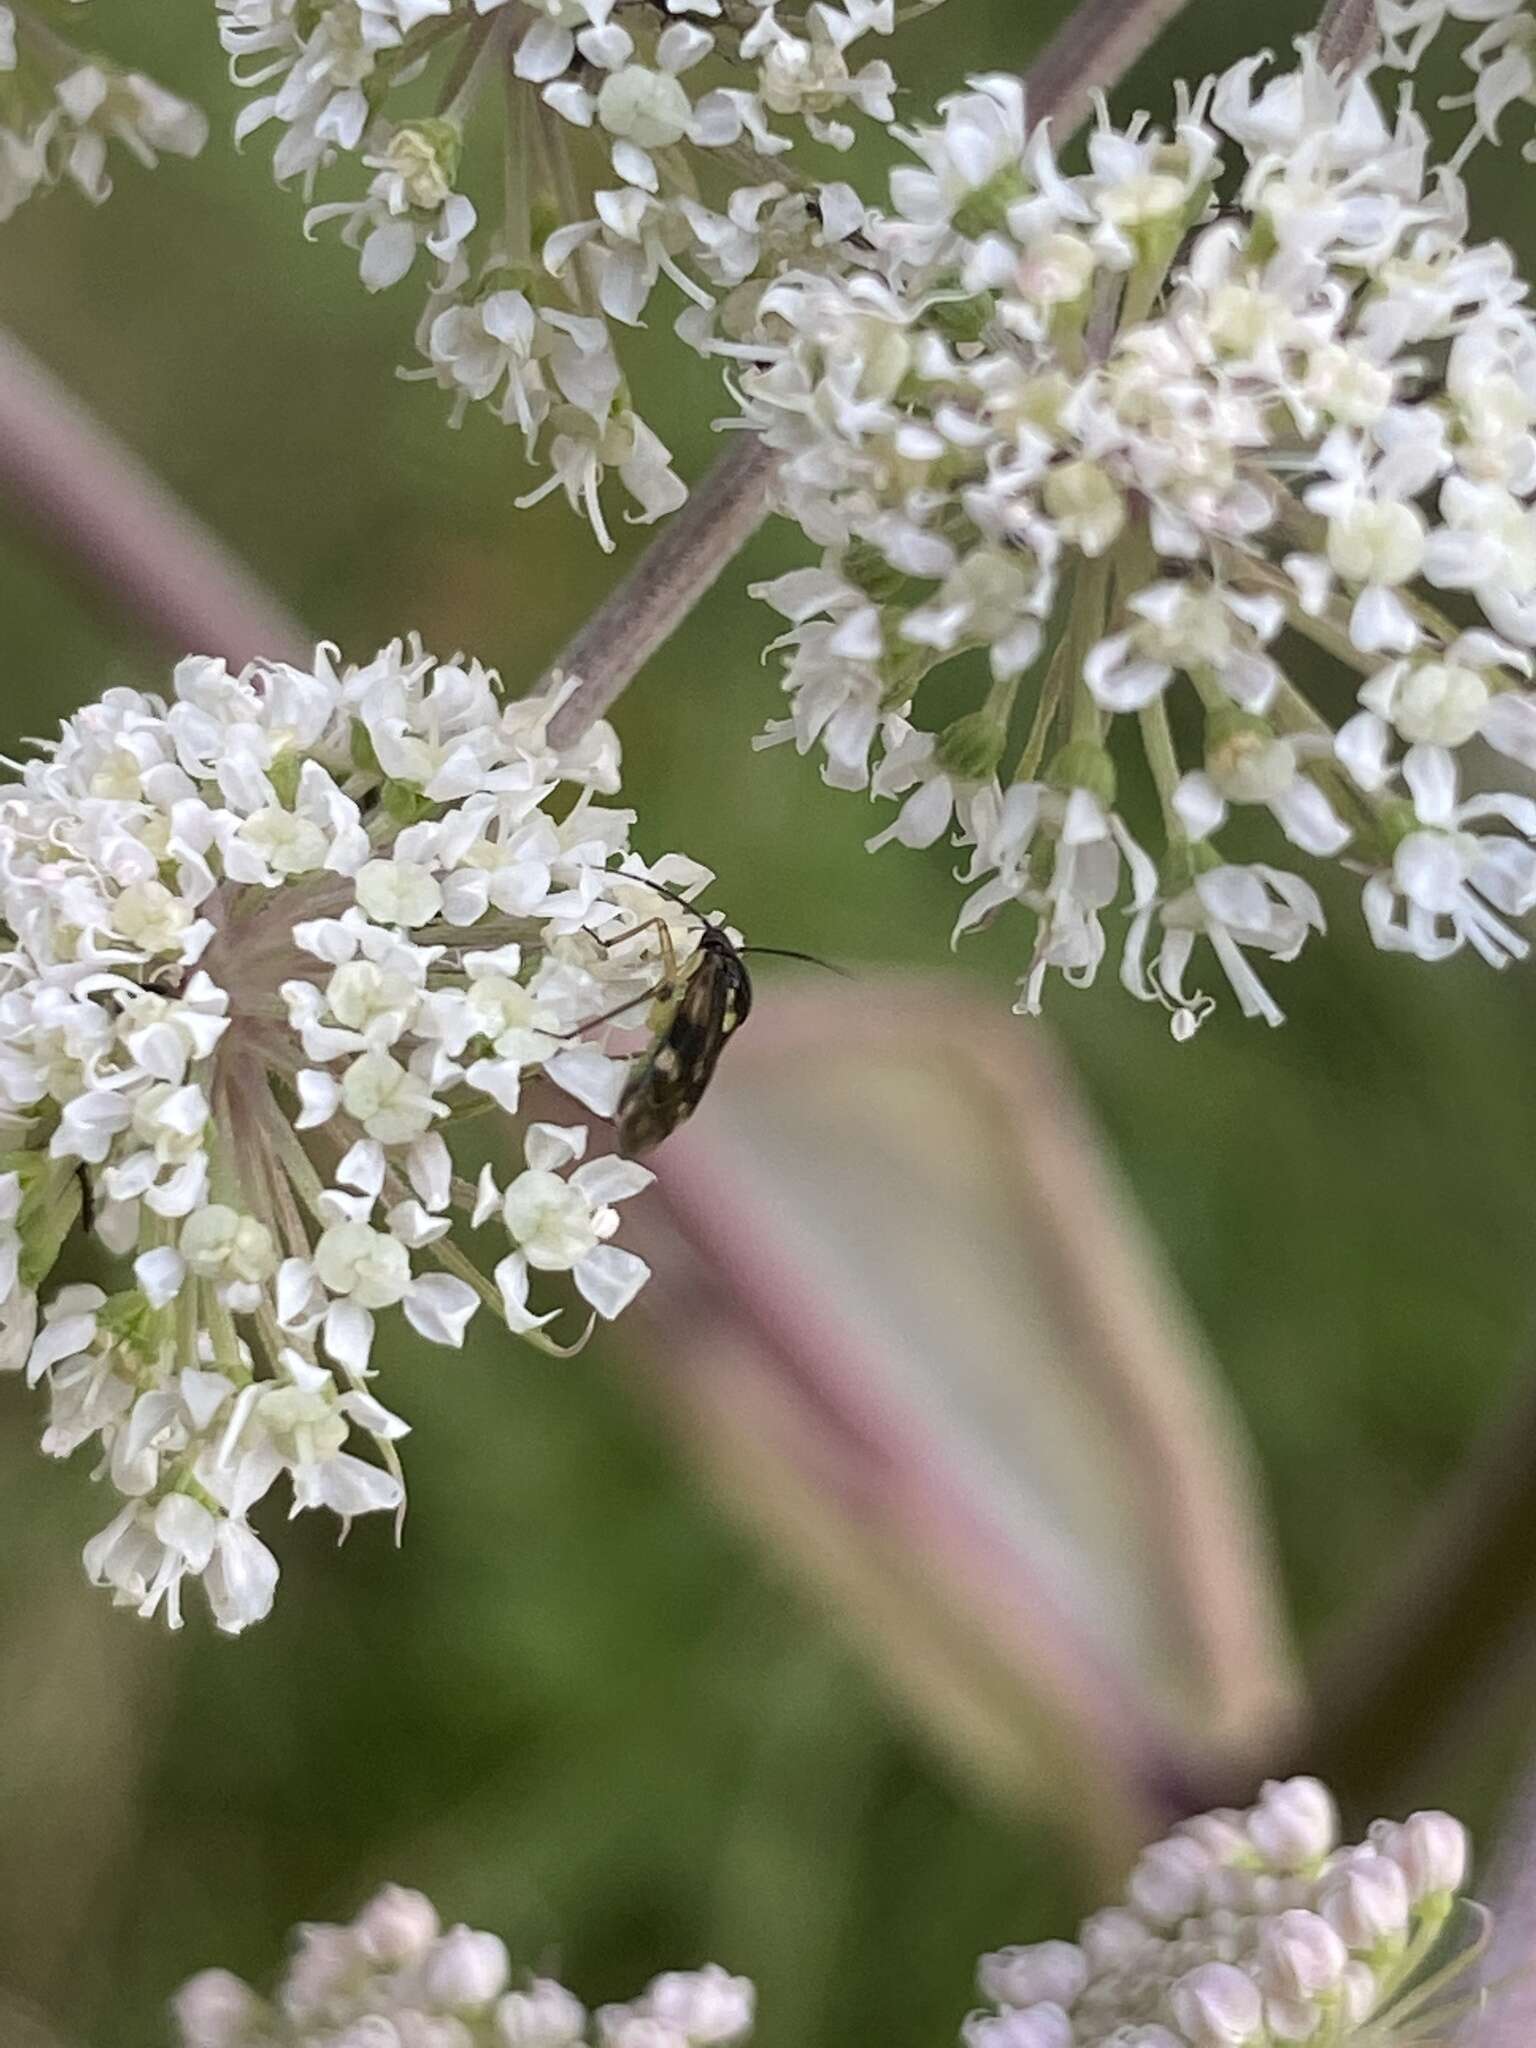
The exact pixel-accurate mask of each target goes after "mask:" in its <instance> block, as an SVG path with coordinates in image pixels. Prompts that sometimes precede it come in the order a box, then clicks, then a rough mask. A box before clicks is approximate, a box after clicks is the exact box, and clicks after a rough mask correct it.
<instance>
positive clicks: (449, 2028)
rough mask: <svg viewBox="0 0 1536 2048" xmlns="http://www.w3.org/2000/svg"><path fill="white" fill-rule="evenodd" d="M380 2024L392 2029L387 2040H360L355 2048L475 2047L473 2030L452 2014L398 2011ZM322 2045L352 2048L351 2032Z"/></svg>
mask: <svg viewBox="0 0 1536 2048" xmlns="http://www.w3.org/2000/svg"><path fill="white" fill-rule="evenodd" d="M383 2024H384V2025H385V2026H387V2027H389V2028H391V2029H392V2030H393V2031H392V2034H391V2037H390V2039H389V2040H387V2041H386V2040H383V2039H381V2040H379V2041H378V2042H377V2043H375V2042H373V2041H369V2040H367V2039H359V2040H358V2041H357V2043H356V2048H396V2044H398V2048H476V2042H475V2037H474V2035H473V2033H471V2031H470V2029H469V2028H468V2027H467V2026H466V2025H465V2023H464V2021H463V2020H461V2019H456V2018H455V2017H454V2016H453V2014H452V2013H445V2012H397V2013H395V2014H394V2015H393V2016H392V2017H391V2018H390V2019H388V2020H385V2021H384V2022H383ZM325 2048H353V2043H352V2035H351V2033H348V2034H347V2036H346V2038H345V2040H344V2041H336V2042H331V2041H329V2040H328V2041H327V2042H326V2044H325Z"/></svg>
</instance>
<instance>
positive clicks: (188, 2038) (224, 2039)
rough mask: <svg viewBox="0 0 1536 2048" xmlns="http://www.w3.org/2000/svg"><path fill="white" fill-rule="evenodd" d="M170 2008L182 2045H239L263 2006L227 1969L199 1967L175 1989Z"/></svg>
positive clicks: (193, 2047) (197, 2047)
mask: <svg viewBox="0 0 1536 2048" xmlns="http://www.w3.org/2000/svg"><path fill="white" fill-rule="evenodd" d="M171 2010H172V2012H173V2014H174V2016H175V2020H176V2025H177V2027H178V2028H179V2029H180V2032H181V2041H182V2048H240V2044H241V2043H242V2042H244V2041H245V2040H246V2039H247V2037H248V2035H249V2033H250V2031H251V2029H252V2028H253V2027H254V2026H255V2024H256V2021H257V2020H258V2019H260V2018H261V2016H262V2015H263V2014H264V2013H265V2011H266V2007H265V2006H264V2005H263V2004H262V2002H261V2000H260V1999H259V1998H258V1997H257V1996H256V1994H255V1992H254V1991H253V1990H252V1989H251V1987H250V1985H249V1984H242V1983H241V1981H240V1979H239V1978H238V1977H236V1976H234V1975H232V1974H231V1972H230V1971H228V1970H202V1971H200V1972H199V1973H198V1975H197V1976H195V1977H192V1978H189V1979H188V1981H187V1982H186V1983H185V1984H183V1985H182V1987H181V1989H180V1990H179V1991H178V1992H177V1994H176V1997H175V1999H174V2001H173V2002H172V2007H171Z"/></svg>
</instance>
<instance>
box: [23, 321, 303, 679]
mask: <svg viewBox="0 0 1536 2048" xmlns="http://www.w3.org/2000/svg"><path fill="white" fill-rule="evenodd" d="M0 504H3V506H4V509H5V512H6V514H7V516H8V518H9V520H10V521H11V522H12V523H13V524H14V525H16V526H18V527H20V528H21V529H22V530H23V531H24V532H26V533H28V534H29V535H31V536H32V537H34V538H35V539H36V540H38V541H39V542H41V543H42V545H43V546H44V547H46V548H48V549H50V550H52V551H55V552H56V553H57V554H59V555H60V556H61V557H62V558H63V559H64V560H65V561H66V562H67V563H68V564H69V566H70V568H71V569H73V570H74V571H75V572H76V574H77V575H78V576H79V577H80V578H81V579H82V580H83V581H84V582H85V583H87V584H88V585H89V586H90V587H91V588H92V589H93V590H94V591H95V592H96V594H97V595H98V596H100V597H101V598H104V599H105V600H106V601H107V602H108V603H109V604H110V605H111V606H112V607H113V608H114V609H115V610H116V611H118V612H119V613H121V614H122V615H123V616H125V617H127V618H129V619H131V620H132V621H133V622H134V623H135V624H136V625H138V626H139V627H140V628H141V629H142V630H143V631H144V632H145V633H147V634H148V635H149V636H150V637H151V638H152V639H154V640H156V641H158V642H159V643H160V644H161V645H162V646H163V647H164V648H166V649H167V650H168V651H169V652H170V653H172V654H174V655H182V654H189V653H198V654H219V655H223V657H224V658H225V660H227V661H229V662H232V663H235V664H239V663H243V662H246V661H249V660H251V659H252V658H253V657H255V656H258V655H262V656H268V657H275V658H286V657H294V658H298V659H307V658H308V655H309V652H310V650H311V648H312V646H313V640H312V637H311V636H310V635H309V634H307V633H306V632H305V631H304V629H303V627H302V626H301V625H300V623H299V621H298V620H297V619H295V618H293V617H292V616H291V615H290V614H289V613H288V612H287V611H286V610H285V609H284V607H283V606H282V605H281V604H280V603H279V602H278V600H277V599H276V598H275V597H273V596H272V595H271V594H270V593H269V592H268V591H266V590H264V589H263V588H262V587H261V585H260V584H259V583H258V582H257V581H256V579H255V578H254V577H253V576H252V575H251V574H250V573H249V572H248V571H247V570H246V569H245V568H243V567H242V566H241V564H240V563H239V562H238V561H237V560H236V558H235V557H234V555H232V554H231V553H230V551H229V550H228V549H227V548H226V547H225V546H224V544H223V542H222V541H220V540H218V539H217V538H216V537H215V536H214V535H213V534H212V533H210V532H209V531H208V529H207V527H205V526H204V525H203V524H202V523H201V521H199V520H198V519H196V518H194V517H193V515H192V514H191V513H190V512H188V511H187V510H186V509H185V507H184V506H182V505H180V504H179V503H178V502H177V500H176V499H175V498H173V497H172V496H171V494H170V493H169V492H168V491H167V490H166V489H165V487H164V485H163V484H161V483H160V482H159V481H158V480H157V479H156V478H155V477H154V476H153V475H152V474H151V473H150V471H149V470H148V469H147V468H146V467H145V466H144V464H143V463H141V462H140V461H139V459H138V457H137V456H135V455H134V454H133V453H132V452H131V451H130V450H129V449H127V448H125V447H124V446H123V444H122V443H121V442H120V441H118V440H117V439H115V437H114V436H113V435H112V434H110V433H109V432H108V431H107V429H106V428H105V427H103V426H102V425H101V424H100V422H99V421H97V420H95V419H93V418H92V417H91V415H90V414H89V413H88V412H87V411H86V409H85V408H84V407H83V406H82V405H80V404H79V403H78V401H77V400H75V399H74V398H72V397H71V396H70V394H69V392H68V391H66V390H65V389H64V387H63V385H62V384H60V383H59V381H58V379H57V378H55V377H54V376H53V375H52V374H51V373H50V372H49V371H48V370H47V369H45V368H44V366H43V365H42V364H41V363H40V362H38V361H37V360H36V358H35V357H33V356H32V355H30V354H29V353H28V352H27V350H26V349H24V348H23V347H22V346H21V344H20V343H19V342H18V341H16V340H15V339H14V337H12V336H10V335H7V334H4V333H0Z"/></svg>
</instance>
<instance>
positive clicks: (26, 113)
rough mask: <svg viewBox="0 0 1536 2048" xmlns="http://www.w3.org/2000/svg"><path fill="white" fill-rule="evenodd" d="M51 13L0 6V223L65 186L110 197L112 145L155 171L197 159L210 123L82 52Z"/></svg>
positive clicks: (141, 79)
mask: <svg viewBox="0 0 1536 2048" xmlns="http://www.w3.org/2000/svg"><path fill="white" fill-rule="evenodd" d="M60 12H61V10H59V9H57V8H51V7H48V6H46V5H37V4H29V0H0V221H5V220H9V219H10V217H11V215H12V214H13V213H14V212H15V211H16V209H17V207H18V206H20V205H21V204H22V203H23V201H24V200H27V199H30V198H31V197H32V195H33V194H34V193H35V192H42V191H46V190H47V189H48V188H49V186H51V185H57V184H58V183H59V182H60V180H61V179H65V180H68V182H69V183H70V184H72V185H73V186H74V187H75V188H76V189H77V190H78V191H80V192H83V193H84V194H85V196H86V198H87V199H90V200H93V201H96V202H98V203H99V202H100V201H101V200H103V199H105V198H106V197H107V195H108V194H109V193H110V192H111V190H112V180H111V178H110V177H109V176H108V174H107V151H108V146H109V145H110V144H112V143H117V144H119V145H120V146H121V147H122V148H124V149H126V150H127V151H129V153H130V154H131V155H133V156H135V157H137V158H138V160H139V162H140V163H142V164H147V165H153V164H154V163H155V161H156V159H157V157H158V156H159V155H160V154H161V153H162V152H168V153H169V154H171V155H172V156H196V155H197V153H198V151H199V150H200V149H201V148H202V146H203V144H204V142H205V141H206V140H207V136H208V123H207V122H206V120H205V119H204V118H203V116H202V114H201V113H200V112H199V111H198V109H197V108H196V107H193V106H189V105H188V104H187V102H186V101H185V100H182V99H178V98H177V97H176V95H175V94H174V93H171V92H167V91H166V90H165V88H164V86H161V85H157V84H156V83H155V81H154V80H153V79H152V78H146V77H145V76H144V75H143V73H142V72H138V71H125V70H124V69H123V68H122V67H121V66H120V65H117V64H114V63H112V61H111V60H110V59H109V58H106V57H101V56H98V55H95V54H94V53H89V52H87V51H84V50H82V49H80V48H78V47H77V46H76V45H75V44H74V43H73V42H71V41H70V39H69V37H68V35H67V34H66V33H65V32H64V30H63V28H62V26H61V23H60V19H59V16H60Z"/></svg>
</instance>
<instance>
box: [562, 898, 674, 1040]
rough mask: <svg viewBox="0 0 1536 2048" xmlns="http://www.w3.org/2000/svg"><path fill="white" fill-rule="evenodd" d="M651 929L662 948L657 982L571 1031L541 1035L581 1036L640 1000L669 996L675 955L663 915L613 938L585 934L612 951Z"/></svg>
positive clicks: (672, 982)
mask: <svg viewBox="0 0 1536 2048" xmlns="http://www.w3.org/2000/svg"><path fill="white" fill-rule="evenodd" d="M651 931H653V932H655V934H656V937H657V941H658V943H659V944H660V947H661V955H662V974H661V979H660V981H658V982H655V983H654V984H653V985H652V986H651V987H650V988H648V989H642V990H641V992H640V994H639V995H637V996H631V997H630V998H629V1000H628V1001H627V1002H623V1003H618V1004H616V1005H615V1006H614V1008H613V1009H611V1010H604V1011H603V1012H602V1014H601V1016H597V1017H589V1018H588V1019H587V1021H586V1022H585V1023H584V1024H578V1025H577V1027H576V1029H575V1030H574V1031H546V1032H545V1033H544V1034H543V1036H544V1037H546V1038H559V1039H571V1038H582V1037H584V1036H585V1035H586V1033H587V1032H589V1031H594V1030H596V1028H597V1026H598V1025H599V1024H611V1023H612V1022H613V1020H614V1018H615V1017H622V1016H623V1015H624V1014H625V1012H626V1011H627V1010H638V1009H639V1007H640V1005H641V1004H642V1003H654V1002H655V1001H656V999H657V998H658V997H659V996H660V997H665V996H668V995H670V994H671V993H672V991H673V990H674V989H675V988H676V987H677V954H676V952H675V951H674V949H673V945H672V933H671V930H670V929H669V927H668V925H667V921H666V919H665V918H662V917H652V918H648V919H647V920H646V922H645V923H644V924H637V925H636V926H634V928H633V929H632V930H630V931H627V932H620V933H619V935H618V937H617V938H616V939H600V938H598V937H597V935H596V934H595V933H589V934H588V936H589V937H590V938H591V939H592V942H593V944H594V945H597V946H601V947H602V949H603V951H604V952H605V953H611V952H612V951H613V949H614V947H615V946H622V945H624V944H625V943H626V942H627V941H628V940H630V939H637V938H639V936H640V935H641V933H642V932H651Z"/></svg>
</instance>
